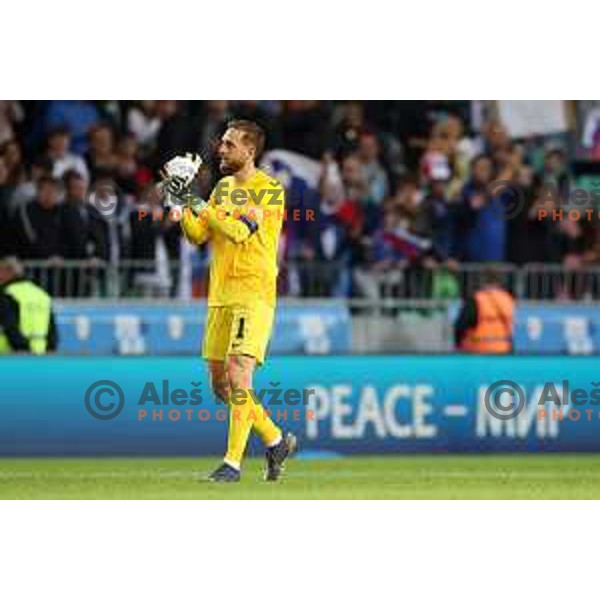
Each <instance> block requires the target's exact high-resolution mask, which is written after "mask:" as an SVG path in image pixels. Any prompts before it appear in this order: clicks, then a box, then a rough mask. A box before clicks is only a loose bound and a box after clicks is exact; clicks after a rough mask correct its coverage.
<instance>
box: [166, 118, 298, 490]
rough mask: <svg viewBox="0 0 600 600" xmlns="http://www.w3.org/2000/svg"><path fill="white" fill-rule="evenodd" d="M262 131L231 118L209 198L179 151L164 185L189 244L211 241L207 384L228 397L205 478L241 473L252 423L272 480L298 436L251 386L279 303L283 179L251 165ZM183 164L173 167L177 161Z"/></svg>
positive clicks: (267, 476)
mask: <svg viewBox="0 0 600 600" xmlns="http://www.w3.org/2000/svg"><path fill="white" fill-rule="evenodd" d="M264 139H265V136H264V132H263V131H262V129H261V128H260V127H259V126H258V125H256V124H255V123H253V122H251V121H242V120H239V121H232V122H231V123H229V124H228V127H227V130H226V132H225V134H224V135H223V137H222V138H221V142H220V145H219V159H220V164H219V168H220V171H221V173H222V174H223V175H225V177H224V178H223V179H221V180H220V181H219V183H218V184H217V186H216V187H215V189H214V190H213V192H212V194H211V196H210V199H209V200H208V202H205V201H203V200H201V199H199V198H197V197H195V196H193V195H192V194H191V193H190V192H189V188H190V185H191V182H192V178H193V177H189V176H188V175H189V170H188V171H185V169H186V168H188V167H189V163H190V162H191V163H192V164H193V169H192V171H193V174H194V175H195V171H197V168H198V167H199V166H200V163H201V160H200V159H199V158H198V157H197V156H194V155H187V156H186V157H177V158H176V159H173V161H169V163H167V164H166V165H165V168H164V170H163V174H164V177H165V180H164V181H163V183H162V184H161V187H162V190H163V195H164V196H165V197H166V199H167V205H169V206H170V207H175V206H177V207H178V208H180V209H181V210H182V218H181V226H182V229H183V232H184V234H185V236H186V238H187V239H188V240H189V241H190V242H192V243H194V244H198V245H199V244H204V243H206V242H209V243H210V244H211V259H210V280H209V293H208V316H207V322H206V328H205V332H204V343H203V347H202V355H203V357H204V358H205V359H206V361H207V362H208V368H209V372H210V378H211V386H212V388H213V390H214V392H215V393H216V394H217V396H218V397H219V398H221V399H222V400H224V401H226V402H227V403H228V404H229V432H228V441H227V452H226V454H225V458H224V460H223V464H222V465H221V466H220V467H219V468H217V469H216V470H215V471H214V472H213V473H212V474H211V475H210V477H209V479H210V480H211V481H215V482H233V481H239V479H240V468H241V463H242V458H243V455H244V451H245V449H246V445H247V443H248V438H249V436H250V433H251V431H252V430H254V431H255V432H256V433H257V434H258V435H259V436H260V438H261V440H262V441H263V443H264V444H265V446H266V448H267V450H266V469H265V479H266V480H268V481H275V480H277V479H278V478H279V477H280V475H281V472H282V469H283V465H284V462H285V460H286V458H288V456H289V455H290V454H291V453H292V452H293V451H294V450H295V449H296V438H295V437H294V436H293V435H292V434H290V433H288V434H286V435H284V434H283V433H282V431H281V429H280V428H279V427H277V425H275V423H274V422H273V421H272V420H271V418H270V417H269V416H268V414H267V413H266V411H265V410H264V408H263V407H262V406H261V405H260V404H259V403H258V402H257V401H255V398H256V397H254V398H253V397H252V396H251V395H250V393H249V390H251V389H252V377H253V373H254V370H255V368H256V366H257V365H260V364H262V363H263V362H264V358H265V353H266V349H267V345H268V342H269V338H270V335H271V330H272V327H273V320H274V313H275V304H276V280H277V246H278V242H279V235H280V231H281V226H282V222H283V218H284V209H285V207H284V191H283V188H282V186H281V184H280V183H279V182H278V181H277V180H275V179H274V178H273V177H271V176H270V175H268V174H267V173H265V172H263V171H261V170H259V169H257V168H256V166H255V162H256V158H257V156H259V155H260V153H261V151H262V148H263V146H264ZM186 160H187V161H188V164H184V165H183V167H184V170H183V171H178V170H177V168H175V167H176V165H174V163H177V161H180V162H181V163H185V161H186ZM181 173H183V176H182V175H181Z"/></svg>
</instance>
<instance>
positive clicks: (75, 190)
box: [66, 174, 87, 201]
mask: <svg viewBox="0 0 600 600" xmlns="http://www.w3.org/2000/svg"><path fill="white" fill-rule="evenodd" d="M86 192H87V184H86V182H85V179H84V178H83V177H81V176H80V175H77V174H76V175H72V176H71V177H69V178H68V179H67V181H66V193H67V197H68V198H69V199H70V200H81V201H83V200H84V199H85V194H86Z"/></svg>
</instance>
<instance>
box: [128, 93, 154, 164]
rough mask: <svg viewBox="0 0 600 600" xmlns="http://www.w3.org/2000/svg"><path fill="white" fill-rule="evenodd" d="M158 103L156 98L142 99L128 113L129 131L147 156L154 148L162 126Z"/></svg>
mask: <svg viewBox="0 0 600 600" xmlns="http://www.w3.org/2000/svg"><path fill="white" fill-rule="evenodd" d="M156 104H157V102H156V100H140V101H139V102H136V103H135V104H134V105H133V106H132V107H131V108H130V109H129V111H128V113H127V131H128V132H129V133H130V134H132V135H133V136H134V138H135V139H136V140H137V142H138V144H139V147H140V150H141V153H142V154H143V155H144V156H146V157H148V156H150V154H151V152H152V151H153V150H154V147H155V145H156V139H157V137H158V132H159V131H160V126H161V119H160V117H159V116H158V112H157V108H156Z"/></svg>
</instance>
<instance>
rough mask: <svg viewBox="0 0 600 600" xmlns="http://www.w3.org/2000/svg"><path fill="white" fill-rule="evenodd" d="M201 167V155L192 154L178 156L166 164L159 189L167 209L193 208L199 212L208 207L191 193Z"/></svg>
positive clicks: (162, 171)
mask: <svg viewBox="0 0 600 600" xmlns="http://www.w3.org/2000/svg"><path fill="white" fill-rule="evenodd" d="M201 165H202V158H201V157H200V155H199V154H195V153H192V152H188V153H186V154H185V155H184V156H176V157H175V158H172V159H171V160H170V161H168V162H167V163H165V164H164V166H163V168H162V169H161V174H162V177H163V180H162V182H161V183H159V189H160V192H161V195H162V196H163V199H164V201H165V205H166V206H167V208H169V209H172V208H177V209H179V210H183V209H184V208H191V209H192V210H194V211H195V212H198V211H200V210H201V209H202V208H204V207H206V206H207V204H206V202H205V201H204V200H202V199H201V198H198V197H197V196H194V194H192V193H191V186H192V183H193V181H194V179H195V177H196V175H197V174H198V169H199V168H200V166H201Z"/></svg>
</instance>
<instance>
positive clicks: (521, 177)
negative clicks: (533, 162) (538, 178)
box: [517, 165, 535, 187]
mask: <svg viewBox="0 0 600 600" xmlns="http://www.w3.org/2000/svg"><path fill="white" fill-rule="evenodd" d="M534 175H535V172H534V170H533V168H532V167H530V166H529V165H523V166H522V167H521V168H520V169H519V174H518V179H517V182H518V184H519V185H521V186H523V187H531V186H532V185H533V177H534Z"/></svg>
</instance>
